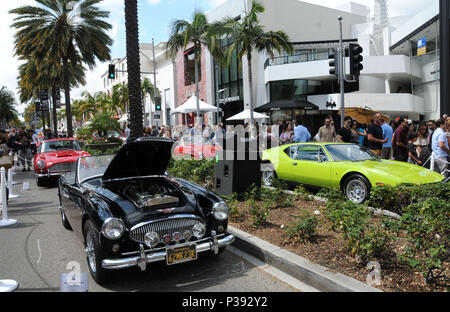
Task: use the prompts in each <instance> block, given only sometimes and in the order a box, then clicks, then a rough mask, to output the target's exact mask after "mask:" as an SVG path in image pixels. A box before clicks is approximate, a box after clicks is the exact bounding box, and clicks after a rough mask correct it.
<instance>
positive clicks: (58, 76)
mask: <svg viewBox="0 0 450 312" xmlns="http://www.w3.org/2000/svg"><path fill="white" fill-rule="evenodd" d="M22 59H24V60H25V62H24V63H22V64H21V65H20V66H19V75H18V77H17V79H18V83H19V95H20V101H21V102H22V103H25V102H28V101H30V100H32V99H37V98H39V96H38V93H39V90H42V89H51V90H52V98H53V128H54V129H53V131H54V135H55V136H57V114H56V88H57V87H61V85H60V82H61V81H62V80H63V70H62V64H61V62H60V61H58V60H57V59H55V58H53V59H46V60H45V61H44V62H41V61H38V60H36V59H35V58H33V57H28V58H24V57H22ZM69 72H70V86H71V87H79V86H80V85H82V84H85V83H86V81H85V71H84V67H83V66H73V64H71V65H70V68H69Z"/></svg>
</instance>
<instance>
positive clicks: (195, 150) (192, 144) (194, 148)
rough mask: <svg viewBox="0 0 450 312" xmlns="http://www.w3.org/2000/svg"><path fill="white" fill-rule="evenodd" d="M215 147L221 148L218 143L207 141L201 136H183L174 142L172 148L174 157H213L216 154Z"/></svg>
mask: <svg viewBox="0 0 450 312" xmlns="http://www.w3.org/2000/svg"><path fill="white" fill-rule="evenodd" d="M216 149H217V150H221V149H222V147H221V146H220V145H216V144H214V142H213V141H207V140H205V138H203V137H191V136H184V137H182V138H181V139H180V140H178V142H177V143H176V146H175V148H174V150H173V152H174V157H175V158H177V159H181V158H184V159H185V158H189V157H191V158H194V159H202V158H206V159H214V157H215V156H216Z"/></svg>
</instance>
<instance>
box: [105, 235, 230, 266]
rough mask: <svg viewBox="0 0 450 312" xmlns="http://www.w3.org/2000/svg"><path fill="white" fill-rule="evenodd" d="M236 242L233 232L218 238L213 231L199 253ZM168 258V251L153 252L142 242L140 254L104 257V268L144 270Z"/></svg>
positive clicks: (215, 250)
mask: <svg viewBox="0 0 450 312" xmlns="http://www.w3.org/2000/svg"><path fill="white" fill-rule="evenodd" d="M233 242H234V236H233V235H231V234H228V235H225V236H224V237H220V238H218V237H217V235H216V234H215V233H214V232H213V233H212V235H211V238H210V239H208V240H207V241H206V242H202V243H199V244H198V245H197V253H201V252H205V251H212V252H213V253H214V254H217V253H218V252H219V248H220V247H225V246H228V245H230V244H232V243H233ZM164 260H166V251H165V250H164V251H158V252H152V251H151V250H144V246H143V245H142V244H141V246H140V251H139V255H138V256H132V257H126V258H120V259H104V260H103V261H102V267H103V268H104V269H110V270H115V269H125V268H129V267H133V266H139V267H140V268H141V270H142V271H144V270H145V268H146V264H147V263H151V262H158V261H164Z"/></svg>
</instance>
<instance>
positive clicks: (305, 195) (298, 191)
mask: <svg viewBox="0 0 450 312" xmlns="http://www.w3.org/2000/svg"><path fill="white" fill-rule="evenodd" d="M294 198H295V199H297V200H298V199H301V200H304V201H313V200H314V196H312V195H311V194H310V193H309V192H308V191H307V190H306V189H305V188H304V187H303V186H301V185H299V186H297V187H296V188H295V190H294Z"/></svg>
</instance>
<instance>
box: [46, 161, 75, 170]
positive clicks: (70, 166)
mask: <svg viewBox="0 0 450 312" xmlns="http://www.w3.org/2000/svg"><path fill="white" fill-rule="evenodd" d="M76 164H77V163H76V162H65V163H59V164H54V165H53V166H51V167H50V168H48V171H49V172H61V171H75V167H76Z"/></svg>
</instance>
